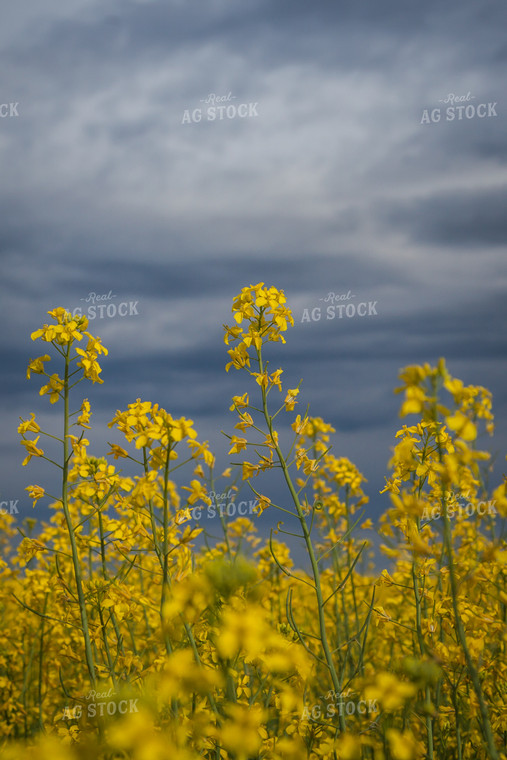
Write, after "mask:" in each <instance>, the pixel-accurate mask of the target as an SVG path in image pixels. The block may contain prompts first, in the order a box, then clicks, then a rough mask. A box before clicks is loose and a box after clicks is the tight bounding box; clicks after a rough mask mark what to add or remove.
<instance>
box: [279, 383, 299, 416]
mask: <svg viewBox="0 0 507 760" xmlns="http://www.w3.org/2000/svg"><path fill="white" fill-rule="evenodd" d="M280 390H281V389H280ZM298 393H299V388H289V390H288V391H287V395H286V396H285V401H284V404H285V410H286V411H287V412H292V410H293V409H294V407H295V405H296V404H297V403H298V402H297V400H296V396H297V395H298Z"/></svg>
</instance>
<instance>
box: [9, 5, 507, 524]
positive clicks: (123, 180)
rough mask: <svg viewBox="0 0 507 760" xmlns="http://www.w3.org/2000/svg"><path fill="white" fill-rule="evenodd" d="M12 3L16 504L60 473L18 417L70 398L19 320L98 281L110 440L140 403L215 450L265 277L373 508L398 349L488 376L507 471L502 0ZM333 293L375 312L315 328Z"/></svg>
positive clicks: (27, 505)
mask: <svg viewBox="0 0 507 760" xmlns="http://www.w3.org/2000/svg"><path fill="white" fill-rule="evenodd" d="M0 16H1V18H2V23H1V24H0V166H1V182H0V209H1V226H0V292H1V306H0V308H1V313H2V325H3V330H2V332H1V342H2V358H3V361H2V367H3V371H2V373H1V382H2V393H1V395H0V415H1V425H0V445H1V454H2V457H1V467H2V472H1V480H0V499H18V500H19V520H20V521H21V520H22V519H23V518H24V517H26V516H27V515H28V516H32V515H33V514H34V513H33V510H32V506H31V502H30V500H29V499H28V498H27V496H26V494H25V491H24V487H25V486H26V485H27V484H29V483H33V482H37V483H39V484H41V485H46V486H47V487H49V486H50V485H51V483H54V482H55V480H54V478H55V476H54V474H53V473H52V472H51V471H50V469H49V465H48V464H47V463H44V462H39V461H36V460H32V462H31V463H30V465H29V466H28V467H25V468H23V467H22V466H21V462H22V459H23V450H22V449H21V446H20V445H19V436H18V434H17V432H16V428H17V424H18V422H19V416H23V417H27V416H28V415H29V412H30V411H35V412H36V413H37V415H38V418H39V419H40V420H41V422H42V423H43V424H47V425H48V426H51V425H54V424H55V420H56V418H55V415H56V413H57V412H58V407H51V406H50V405H49V403H48V399H47V397H45V398H42V399H40V398H39V397H38V395H37V394H38V389H39V378H37V377H36V378H35V380H32V381H27V380H25V369H26V364H27V361H28V359H29V358H30V357H33V356H35V355H39V354H40V353H42V349H37V348H36V346H34V344H33V343H32V342H31V340H30V337H29V336H30V333H31V331H33V330H35V329H36V328H37V327H38V326H40V325H41V324H42V323H43V322H44V321H46V320H47V315H46V312H47V310H48V309H51V308H54V307H55V306H65V307H66V308H71V309H74V308H77V307H81V308H82V309H83V310H86V308H87V307H88V306H89V305H90V301H88V303H87V301H86V299H87V298H89V294H90V293H95V294H98V295H105V294H110V299H109V301H107V304H108V305H111V304H115V305H116V307H118V306H119V304H120V303H127V304H129V306H128V314H127V315H126V316H125V317H120V316H118V314H117V313H116V315H115V316H112V317H108V316H107V314H104V317H103V318H102V319H101V318H100V317H97V318H96V319H95V320H93V321H91V322H90V330H91V331H92V332H94V333H96V334H98V335H100V336H101V337H102V339H103V342H104V344H105V345H106V346H107V347H108V349H109V352H110V353H109V356H108V357H107V359H106V360H104V361H103V362H102V366H103V374H102V376H103V378H104V381H105V382H104V385H102V386H95V387H94V388H92V387H91V386H90V388H89V389H88V388H87V389H86V394H87V395H88V396H89V398H90V399H91V400H92V402H93V410H94V417H93V421H94V430H93V432H92V434H91V440H92V442H93V445H94V450H95V453H96V454H97V455H103V454H104V453H105V451H107V450H108V447H107V444H106V440H108V439H109V440H111V438H112V434H111V432H110V431H109V430H108V429H107V427H106V423H107V422H108V421H109V420H110V419H111V417H112V415H113V413H114V411H115V410H116V409H117V408H125V407H126V405H127V404H128V403H130V402H132V401H134V400H135V399H136V398H137V397H141V398H142V399H143V400H152V401H154V402H155V401H156V402H158V403H160V404H161V405H162V406H164V407H166V408H167V409H168V410H169V411H171V413H172V414H174V415H176V416H180V415H185V416H187V417H190V418H192V419H193V420H194V421H195V424H196V427H197V430H198V432H199V436H200V437H201V438H203V439H208V440H209V441H210V443H211V446H212V448H213V449H214V450H215V452H216V453H217V456H218V460H219V463H220V465H223V466H225V465H226V464H227V461H228V458H227V440H226V439H225V438H224V436H223V435H221V434H220V432H219V431H220V430H225V431H226V432H229V433H232V428H233V425H234V423H235V419H234V416H233V415H232V413H230V412H229V411H228V407H229V405H230V397H231V396H232V395H233V394H236V393H244V392H245V391H246V390H251V387H250V386H249V380H250V379H249V378H248V377H247V376H246V375H244V374H242V373H239V372H235V371H231V372H229V374H228V375H227V374H226V373H225V371H224V365H225V363H226V361H227V360H228V357H227V354H226V347H225V346H224V344H223V328H222V324H223V323H224V322H229V323H230V321H231V319H232V317H231V302H232V298H233V297H234V296H235V295H236V294H237V293H238V292H239V290H240V289H241V288H242V287H244V286H245V285H249V284H255V283H256V282H259V281H264V282H265V283H267V284H268V285H271V284H273V285H275V286H276V287H278V288H283V289H284V290H285V293H286V295H287V298H288V302H289V306H290V307H291V308H292V310H293V314H294V318H295V326H294V328H292V329H291V330H290V331H289V333H288V334H287V344H286V345H285V346H281V345H280V346H279V347H278V349H279V350H278V352H277V353H276V354H275V355H273V357H272V360H273V365H275V364H276V366H281V367H283V368H284V373H285V374H284V377H285V378H286V387H293V386H294V385H295V384H297V382H298V381H299V379H300V378H303V380H304V382H303V386H302V389H301V395H300V398H301V407H302V408H303V406H306V403H310V410H311V413H313V414H314V415H318V416H321V417H323V418H324V419H325V420H327V421H328V422H330V423H331V424H333V425H334V427H336V429H337V433H336V435H335V436H334V441H333V443H334V453H335V454H337V455H339V456H347V457H349V458H350V459H352V460H353V461H354V462H355V463H356V464H357V466H358V467H359V468H360V470H361V471H362V472H363V473H364V475H365V476H366V478H367V479H368V485H367V493H368V494H369V496H370V498H371V502H370V505H369V507H368V512H369V514H370V515H371V516H372V517H373V519H374V520H375V519H376V517H377V516H378V515H379V514H380V512H381V511H382V510H383V509H384V508H385V506H386V505H387V503H388V502H387V498H386V497H385V496H379V490H380V489H381V488H382V487H383V485H384V477H383V476H384V474H387V472H388V470H387V462H388V459H389V457H390V453H391V450H390V447H391V446H392V445H393V438H394V433H395V431H396V430H397V429H398V427H399V426H400V420H399V419H398V417H397V412H398V407H399V401H400V399H399V397H398V396H394V394H393V388H394V387H395V386H396V385H397V374H398V372H399V370H400V369H401V368H402V367H404V366H406V365H407V364H410V363H422V362H425V361H429V362H435V361H436V360H437V359H438V358H439V357H440V356H445V357H446V359H447V362H448V367H449V369H450V371H451V373H452V374H453V375H455V376H458V377H460V378H462V379H463V380H464V382H465V383H478V384H481V385H485V386H486V387H488V388H489V389H490V390H491V391H492V392H493V396H494V411H495V414H496V422H497V432H496V434H495V437H494V438H493V439H492V441H491V442H489V441H488V442H487V443H486V442H484V445H487V446H488V447H490V448H491V450H492V451H494V452H497V453H498V460H499V464H498V466H497V468H496V470H495V474H494V477H493V484H494V485H496V484H497V483H498V482H500V480H501V476H502V472H503V471H505V460H504V455H505V452H506V451H507V424H506V418H507V391H506V385H505V374H506V347H507V338H506V330H505V327H506V316H507V309H506V303H507V301H506V292H507V259H506V236H505V233H506V229H507V214H506V208H507V194H506V188H507V166H506V164H507V151H506V149H507V130H506V118H507V100H506V97H505V78H506V64H507V42H506V40H505V28H506V23H507V9H506V7H505V4H504V3H503V2H500V1H499V0H498V1H497V0H491V1H490V0H485V1H484V2H482V3H480V4H477V3H475V2H472V1H471V0H460V1H459V2H458V0H452V1H451V2H448V3H445V4H442V3H440V2H436V0H429V2H426V3H415V2H406V0H404V1H403V2H402V1H401V0H387V1H386V2H384V3H381V4H379V3H378V2H376V1H375V0H362V1H361V2H352V0H348V1H347V2H339V3H337V2H331V1H329V2H322V1H321V2H315V3H308V2H301V1H300V0H269V2H268V0H251V2H249V3H239V2H235V1H234V0H232V2H231V0H227V2H226V1H225V0H207V2H206V3H189V2H184V1H183V0H159V1H152V0H142V1H141V0H138V1H137V2H134V1H133V0H130V1H126V0H123V1H122V2H120V1H117V2H115V1H113V0H101V2H100V3H99V2H92V0H67V2H66V3H61V2H60V0H45V1H44V2H43V3H41V2H40V0H37V2H36V1H35V0H25V1H24V2H23V3H11V4H9V5H7V6H5V8H3V9H2V11H1V12H0ZM206 101H207V102H206ZM2 104H5V105H2ZM242 104H245V105H244V106H243V107H242V108H241V106H242ZM213 107H214V108H215V111H209V110H208V109H209V108H213ZM448 109H451V110H450V111H449V110H448ZM4 114H6V115H5V116H4ZM213 116H214V118H213ZM330 292H331V293H335V294H347V293H349V292H350V298H349V303H351V304H355V305H357V304H359V303H360V302H365V303H367V304H368V302H371V303H372V304H374V306H373V307H371V308H370V309H369V311H371V313H370V314H367V315H366V316H365V317H359V316H357V315H356V316H354V317H352V318H347V316H346V315H345V314H344V316H343V318H342V319H339V318H338V317H336V318H335V319H327V315H326V307H327V306H328V305H329V302H326V301H325V300H324V299H325V298H326V297H328V294H329V293H330ZM104 303H106V302H104ZM316 307H320V308H321V314H322V317H321V319H320V320H317V319H315V320H311V319H310V320H307V319H305V320H304V321H302V320H303V318H304V316H305V314H306V315H308V314H310V315H311V313H312V310H313V309H315V308H316ZM124 309H126V307H124ZM305 309H307V310H308V312H305ZM103 311H104V310H103ZM115 311H116V312H117V309H113V308H110V310H109V313H110V314H112V313H114V312H115ZM350 311H352V310H350ZM375 312H376V313H375ZM314 315H315V316H317V315H318V312H314ZM81 387H83V386H81ZM117 440H119V439H117ZM502 462H503V464H502ZM270 484H271V485H270V488H271V489H272V491H271V492H270V493H272V495H273V497H274V498H275V497H276V498H286V497H285V496H283V497H282V494H283V493H284V492H283V489H281V487H280V486H279V484H278V483H277V482H275V481H272V480H271V479H270ZM37 512H38V513H39V514H40V515H41V516H44V515H46V514H47V511H46V510H45V509H44V507H43V506H42V504H40V505H39V506H38V507H37ZM277 519H278V515H275V516H272V517H270V516H269V514H268V513H266V514H265V515H264V516H263V521H262V523H261V532H263V533H265V532H266V531H267V530H268V529H269V527H270V526H271V525H272V524H274V521H275V520H277Z"/></svg>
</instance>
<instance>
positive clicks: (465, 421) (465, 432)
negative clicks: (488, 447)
mask: <svg viewBox="0 0 507 760" xmlns="http://www.w3.org/2000/svg"><path fill="white" fill-rule="evenodd" d="M445 421H446V423H447V426H448V427H449V428H450V429H451V430H454V431H455V432H456V433H457V434H458V435H459V437H460V438H463V440H464V441H475V439H476V438H477V428H476V426H475V425H474V423H473V422H472V421H471V420H470V419H469V418H468V417H467V416H466V415H464V414H463V413H462V412H459V411H458V412H456V413H455V414H453V415H452V416H450V417H446V418H445Z"/></svg>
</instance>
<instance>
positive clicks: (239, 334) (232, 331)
mask: <svg viewBox="0 0 507 760" xmlns="http://www.w3.org/2000/svg"><path fill="white" fill-rule="evenodd" d="M285 303H286V298H285V295H284V293H283V291H281V290H277V289H276V288H275V287H270V288H265V287H264V283H263V282H260V283H258V284H257V285H254V286H249V287H246V288H243V289H242V291H241V293H240V294H239V295H238V296H237V297H236V298H235V299H234V301H233V305H232V311H233V314H234V319H235V321H236V325H234V326H232V327H229V326H228V325H224V329H225V336H224V341H225V343H226V344H227V345H229V342H230V341H232V342H235V341H238V340H239V343H238V345H237V346H235V347H234V348H231V349H230V350H229V351H228V353H229V355H230V357H231V361H230V362H229V363H228V364H227V365H226V370H227V371H229V369H230V368H231V367H234V368H235V369H247V371H248V372H249V374H250V375H251V377H253V378H254V379H255V381H256V383H257V384H258V385H259V387H260V390H261V396H262V407H261V409H256V408H255V407H253V406H250V404H249V400H248V394H245V395H244V396H242V397H238V396H235V397H234V399H233V406H232V407H231V409H236V410H237V411H238V412H239V416H240V422H239V423H238V424H237V425H236V427H237V428H240V429H241V430H243V431H244V430H245V429H246V428H250V427H252V428H253V429H254V430H257V431H258V432H259V433H261V434H262V435H264V436H265V438H264V441H263V442H262V443H259V444H255V443H248V442H247V440H246V438H243V437H238V436H232V437H231V443H232V446H231V449H230V451H229V454H232V453H236V452H240V451H242V450H243V449H246V448H247V446H252V447H253V448H254V449H255V450H256V453H259V452H257V448H263V449H264V450H265V452H266V453H265V454H262V455H259V456H260V459H259V462H258V463H257V464H252V463H250V462H243V463H242V467H243V479H244V480H247V481H248V480H249V478H250V477H251V476H256V475H258V474H259V473H260V472H261V471H264V470H268V469H271V468H273V467H279V468H280V469H281V470H282V473H283V476H284V479H285V482H286V484H287V487H288V489H289V492H290V495H291V498H292V502H293V504H294V507H295V513H294V512H291V511H290V510H287V509H285V508H283V507H281V506H279V505H275V504H271V500H270V499H268V498H267V497H265V496H263V495H261V494H259V493H258V492H257V491H256V490H255V489H254V488H253V486H251V488H252V490H253V491H254V493H256V494H257V496H258V497H259V505H258V507H259V510H258V511H259V513H261V514H262V512H263V511H264V510H265V509H266V508H267V507H269V506H272V507H275V508H277V509H279V510H281V511H284V512H288V513H289V514H291V515H295V516H296V517H297V519H298V520H299V524H300V526H301V531H302V535H303V537H304V541H305V544H306V549H307V552H308V556H309V558H310V563H311V567H312V576H313V588H314V591H315V595H316V600H317V615H318V621H319V633H320V643H321V646H322V650H323V654H324V659H325V664H326V665H327V669H328V671H329V674H330V677H331V681H332V684H333V687H334V689H335V691H336V692H338V693H339V692H340V690H341V679H340V677H339V675H338V673H337V671H336V667H335V663H334V660H333V655H332V651H331V647H330V644H329V640H328V634H327V631H326V618H325V610H324V606H325V600H324V596H323V593H322V584H321V576H320V569H319V560H318V559H317V555H316V552H315V548H314V546H313V542H312V538H311V528H309V526H308V524H307V519H306V514H307V509H306V507H307V504H306V505H305V503H304V502H303V503H301V501H300V498H299V494H300V493H301V490H302V489H301V488H299V490H298V489H297V488H296V485H295V484H294V482H293V479H292V477H291V473H290V467H291V465H292V464H295V465H296V467H297V469H298V470H299V469H300V468H301V467H302V468H303V472H304V473H305V475H307V476H310V475H311V474H313V473H315V472H316V471H317V470H318V468H319V461H320V459H321V458H322V456H323V454H321V455H320V456H319V457H318V458H317V459H310V457H309V456H308V454H307V451H306V450H305V449H304V448H302V447H299V448H297V450H296V452H295V456H294V459H293V460H292V461H291V459H290V457H291V454H292V450H291V452H289V455H288V456H285V455H284V453H283V452H282V449H281V447H280V445H279V442H278V432H277V431H276V430H275V427H274V424H273V423H274V419H275V418H276V416H277V415H278V414H279V413H280V412H281V411H282V409H284V407H285V410H286V411H292V410H293V409H294V406H295V404H296V403H297V396H298V394H299V388H292V389H288V391H287V394H286V397H285V400H284V403H283V404H282V405H281V406H280V407H279V409H278V411H276V412H275V413H274V414H271V413H270V411H269V408H268V395H269V393H270V392H271V391H272V390H273V389H274V388H275V387H276V388H277V389H278V391H279V392H281V391H282V385H281V379H280V378H281V375H282V372H283V370H281V369H277V370H275V371H274V372H273V373H271V374H269V373H268V362H267V361H264V357H263V354H262V348H263V345H264V344H265V343H267V342H278V341H281V342H282V343H285V338H284V337H283V335H282V333H283V332H285V331H286V330H287V325H288V324H291V325H293V324H294V320H293V317H292V314H291V312H290V309H288V308H287V307H286V306H285ZM243 322H246V325H247V327H246V328H244V327H243V326H242V323H243ZM251 348H253V350H254V361H255V362H256V365H257V367H256V369H257V370H258V371H252V370H250V366H251V365H250V360H251V357H250V354H249V350H250V349H251ZM247 409H252V410H254V411H257V412H261V414H262V416H263V418H264V422H265V424H266V426H267V435H266V432H265V431H263V430H262V429H261V428H259V427H258V426H257V425H255V424H254V422H253V418H252V416H251V415H250V413H249V412H248V411H246V410H247ZM294 424H295V432H296V434H297V435H299V434H300V433H302V432H303V430H304V428H305V424H306V419H305V420H301V417H300V416H299V415H298V416H297V420H296V422H295V423H294ZM274 454H276V459H277V462H276V461H274V459H273V455H274ZM312 522H313V520H312ZM275 560H276V558H275ZM290 617H291V618H292V614H291V613H290ZM291 622H292V624H293V625H294V621H293V618H292V621H291ZM300 641H301V643H303V645H304V646H305V647H306V648H307V645H306V643H305V642H304V637H303V636H300ZM308 651H311V650H308ZM312 654H313V655H314V656H316V655H315V654H314V653H313V652H312ZM316 659H317V660H318V661H321V662H322V660H321V658H319V657H318V656H316ZM339 720H340V728H341V730H342V731H343V730H345V720H344V717H343V715H341V714H340V716H339Z"/></svg>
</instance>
